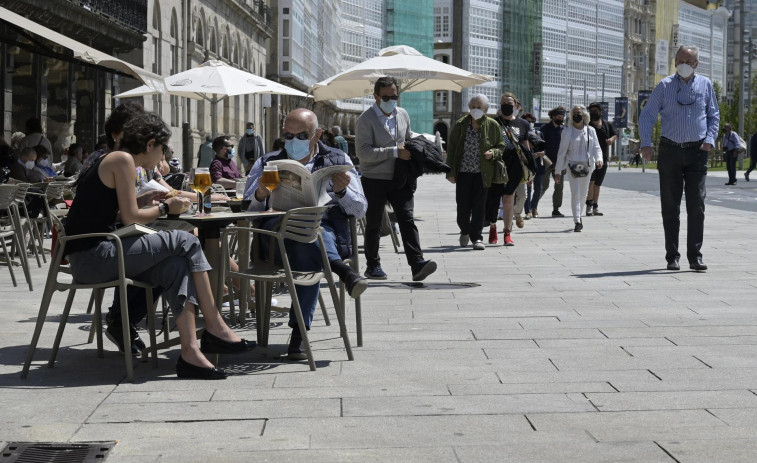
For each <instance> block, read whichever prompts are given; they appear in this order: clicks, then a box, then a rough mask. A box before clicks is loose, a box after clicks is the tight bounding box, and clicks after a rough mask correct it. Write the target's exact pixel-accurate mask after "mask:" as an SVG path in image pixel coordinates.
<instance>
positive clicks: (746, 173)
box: [744, 172, 749, 182]
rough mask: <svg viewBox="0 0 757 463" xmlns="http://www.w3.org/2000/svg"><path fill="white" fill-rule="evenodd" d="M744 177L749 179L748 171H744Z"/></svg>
mask: <svg viewBox="0 0 757 463" xmlns="http://www.w3.org/2000/svg"><path fill="white" fill-rule="evenodd" d="M744 178H745V179H746V181H747V182H748V181H749V172H744Z"/></svg>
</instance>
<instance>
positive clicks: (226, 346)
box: [200, 330, 256, 354]
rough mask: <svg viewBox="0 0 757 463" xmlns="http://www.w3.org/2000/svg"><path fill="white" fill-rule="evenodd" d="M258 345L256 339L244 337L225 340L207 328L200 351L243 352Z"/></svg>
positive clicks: (214, 352) (201, 339) (213, 352)
mask: <svg viewBox="0 0 757 463" xmlns="http://www.w3.org/2000/svg"><path fill="white" fill-rule="evenodd" d="M255 346H256V343H255V341H247V340H245V339H242V340H241V341H239V342H229V341H224V340H223V339H221V338H219V337H218V336H214V335H212V334H210V333H209V332H208V330H205V331H203V332H202V337H201V338H200V352H202V353H203V354H241V353H243V352H247V351H250V350H252V349H254V348H255Z"/></svg>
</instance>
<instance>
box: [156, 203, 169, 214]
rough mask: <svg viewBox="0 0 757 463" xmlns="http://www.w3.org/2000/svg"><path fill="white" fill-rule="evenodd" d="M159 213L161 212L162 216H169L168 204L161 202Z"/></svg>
mask: <svg viewBox="0 0 757 463" xmlns="http://www.w3.org/2000/svg"><path fill="white" fill-rule="evenodd" d="M158 211H160V215H168V203H166V202H165V201H161V202H160V204H158Z"/></svg>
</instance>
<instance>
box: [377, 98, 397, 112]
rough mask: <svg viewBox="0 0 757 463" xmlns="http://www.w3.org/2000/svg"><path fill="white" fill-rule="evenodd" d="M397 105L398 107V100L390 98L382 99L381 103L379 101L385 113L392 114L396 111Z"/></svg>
mask: <svg viewBox="0 0 757 463" xmlns="http://www.w3.org/2000/svg"><path fill="white" fill-rule="evenodd" d="M396 107H397V100H389V101H384V100H381V103H379V108H381V110H382V111H383V112H384V114H391V113H392V111H394V108H396Z"/></svg>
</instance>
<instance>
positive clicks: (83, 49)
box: [0, 7, 166, 92]
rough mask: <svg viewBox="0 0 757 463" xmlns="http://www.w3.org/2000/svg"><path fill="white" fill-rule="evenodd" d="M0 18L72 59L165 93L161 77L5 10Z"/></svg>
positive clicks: (164, 85) (1, 11)
mask: <svg viewBox="0 0 757 463" xmlns="http://www.w3.org/2000/svg"><path fill="white" fill-rule="evenodd" d="M0 18H2V19H3V20H4V21H7V22H8V23H9V24H10V25H11V26H16V27H20V28H22V29H25V30H27V31H29V32H31V33H32V34H35V35H38V36H40V37H43V38H45V39H47V40H49V41H51V42H53V43H55V44H58V45H61V46H63V47H65V48H67V49H69V50H71V52H72V53H73V56H74V58H76V59H78V60H80V61H82V62H85V63H89V64H94V65H97V66H103V67H106V68H108V69H112V70H114V71H118V72H120V73H123V74H126V75H129V76H131V77H134V78H135V79H137V80H139V81H140V82H142V83H144V84H145V85H147V86H148V87H150V88H153V89H155V90H156V91H160V92H164V91H165V87H166V84H165V81H164V80H163V77H161V76H159V75H157V74H154V73H152V72H148V71H146V70H144V69H142V68H141V67H139V66H136V65H134V64H131V63H127V62H126V61H123V60H121V59H118V58H116V57H115V56H111V55H109V54H107V53H103V52H101V51H100V50H97V49H95V48H92V47H90V46H87V45H84V44H83V43H81V42H77V41H76V40H73V39H70V38H68V37H66V36H65V35H63V34H60V33H58V32H55V31H54V30H52V29H48V28H47V27H45V26H42V25H41V24H38V23H35V22H34V21H31V20H29V19H27V18H25V17H23V16H21V15H18V14H16V13H14V12H12V11H10V10H8V9H6V8H2V7H0Z"/></svg>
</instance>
